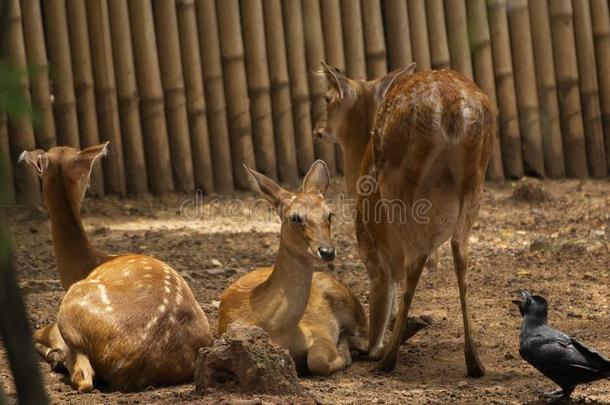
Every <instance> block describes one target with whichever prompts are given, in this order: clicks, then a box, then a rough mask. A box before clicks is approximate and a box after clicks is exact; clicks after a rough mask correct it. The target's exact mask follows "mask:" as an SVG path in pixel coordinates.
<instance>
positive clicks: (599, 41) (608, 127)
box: [591, 0, 610, 174]
mask: <svg viewBox="0 0 610 405" xmlns="http://www.w3.org/2000/svg"><path fill="white" fill-rule="evenodd" d="M608 7H609V6H608V3H606V1H605V0H591V16H592V18H593V36H594V37H595V54H596V55H597V78H598V80H599V99H600V102H601V110H602V122H603V125H604V134H605V138H606V164H607V165H608V166H607V171H608V173H609V174H610V58H608V55H610V15H609V14H610V13H609V12H608Z"/></svg>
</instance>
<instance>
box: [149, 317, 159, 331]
mask: <svg viewBox="0 0 610 405" xmlns="http://www.w3.org/2000/svg"><path fill="white" fill-rule="evenodd" d="M158 320H159V317H158V316H155V317H154V318H152V319H151V320H150V321H148V323H147V324H146V330H149V329H150V328H152V327H153V325H154V324H155V323H157V321H158Z"/></svg>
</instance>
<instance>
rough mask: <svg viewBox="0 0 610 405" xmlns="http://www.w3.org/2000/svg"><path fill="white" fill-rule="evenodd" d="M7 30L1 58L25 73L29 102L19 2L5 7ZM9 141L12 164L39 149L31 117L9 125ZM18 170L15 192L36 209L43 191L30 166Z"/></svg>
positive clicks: (22, 83) (25, 93)
mask: <svg viewBox="0 0 610 405" xmlns="http://www.w3.org/2000/svg"><path fill="white" fill-rule="evenodd" d="M6 10H7V14H6V15H7V17H6V21H7V23H8V27H7V28H6V31H5V33H6V38H3V42H4V43H3V44H2V45H3V46H4V47H5V49H3V50H2V55H3V56H6V59H7V60H8V61H9V62H10V63H11V64H12V65H13V66H14V67H15V68H17V69H20V70H22V71H23V75H21V77H20V81H19V88H20V90H21V93H22V95H23V97H24V98H25V99H26V100H27V101H29V100H30V93H29V91H28V88H29V83H28V77H27V75H26V74H25V72H26V66H27V62H26V56H25V45H24V41H23V29H22V25H21V7H20V5H19V0H9V1H8V4H7V6H6ZM9 131H10V132H9V133H10V135H9V139H10V143H11V152H12V156H13V158H12V159H11V160H9V162H10V163H14V162H15V161H16V160H17V157H18V156H19V155H20V154H21V152H23V151H24V150H32V149H35V148H36V143H35V139H34V131H33V129H32V124H31V122H30V121H29V118H28V117H25V118H13V117H11V120H10V122H9ZM14 169H15V173H14V174H15V190H16V192H17V200H18V201H19V202H21V203H24V204H30V205H36V204H39V203H40V188H39V185H38V179H37V178H36V175H35V174H34V171H33V170H32V168H31V167H27V165H24V164H22V165H17V166H15V167H14Z"/></svg>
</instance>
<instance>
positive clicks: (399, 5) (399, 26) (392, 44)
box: [384, 0, 413, 70]
mask: <svg viewBox="0 0 610 405" xmlns="http://www.w3.org/2000/svg"><path fill="white" fill-rule="evenodd" d="M384 6H385V7H384V8H385V23H386V31H387V41H388V56H389V58H388V59H389V64H390V70H396V69H398V68H401V67H405V66H407V65H408V64H409V63H411V62H413V55H412V53H411V34H410V33H409V12H408V11H407V3H406V2H405V0H385V1H384Z"/></svg>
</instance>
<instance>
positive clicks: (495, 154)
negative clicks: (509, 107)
mask: <svg viewBox="0 0 610 405" xmlns="http://www.w3.org/2000/svg"><path fill="white" fill-rule="evenodd" d="M485 2H486V0H468V1H467V2H466V5H467V12H468V36H469V38H470V39H471V41H472V61H473V69H474V79H475V81H476V83H477V84H478V85H479V87H480V88H481V89H482V90H483V91H484V92H485V94H487V96H488V97H489V99H490V101H491V104H492V105H493V106H494V108H495V110H496V122H499V117H498V113H497V111H498V100H497V96H496V85H495V80H494V70H493V58H492V50H491V38H490V34H489V24H488V19H487V6H486V4H485ZM498 126H499V125H496V128H498ZM500 145H501V142H500V132H499V131H496V139H495V142H494V147H493V150H492V153H491V158H490V160H489V165H488V166H487V173H486V177H487V179H489V180H492V181H502V180H504V168H503V163H502V150H501V148H500Z"/></svg>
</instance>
